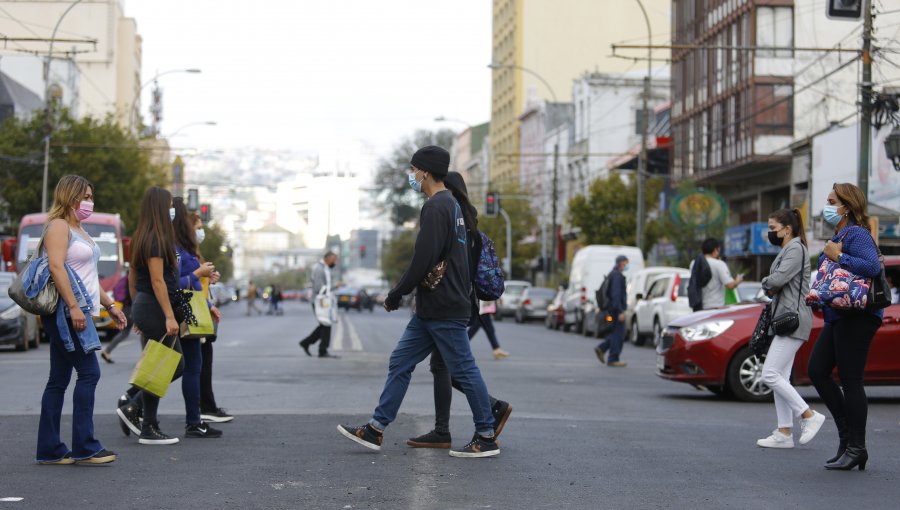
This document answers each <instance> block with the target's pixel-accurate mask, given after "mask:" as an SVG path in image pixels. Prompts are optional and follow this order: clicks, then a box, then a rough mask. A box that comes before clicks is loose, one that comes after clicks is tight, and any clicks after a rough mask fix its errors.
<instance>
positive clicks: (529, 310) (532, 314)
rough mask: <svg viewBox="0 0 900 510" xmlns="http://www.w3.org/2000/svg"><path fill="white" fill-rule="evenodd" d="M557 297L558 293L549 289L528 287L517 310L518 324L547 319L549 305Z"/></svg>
mask: <svg viewBox="0 0 900 510" xmlns="http://www.w3.org/2000/svg"><path fill="white" fill-rule="evenodd" d="M554 297H556V291H555V290H553V289H550V288H547V287H528V288H527V289H525V292H523V293H522V300H521V301H520V302H519V307H518V308H517V309H516V322H518V323H523V322H525V321H529V320H532V319H543V318H545V317H547V305H549V304H550V303H551V302H552V301H553V298H554Z"/></svg>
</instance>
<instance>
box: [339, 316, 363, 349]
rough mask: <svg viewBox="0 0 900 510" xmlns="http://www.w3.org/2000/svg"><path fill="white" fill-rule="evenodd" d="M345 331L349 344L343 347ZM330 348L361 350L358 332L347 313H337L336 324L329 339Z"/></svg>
mask: <svg viewBox="0 0 900 510" xmlns="http://www.w3.org/2000/svg"><path fill="white" fill-rule="evenodd" d="M345 331H346V332H347V336H348V337H349V345H348V346H347V349H344V332H345ZM331 348H332V349H333V350H335V351H343V350H349V351H362V350H363V346H362V340H360V338H359V333H358V332H357V331H356V326H354V325H353V321H351V320H350V319H349V318H348V317H347V314H338V320H337V325H336V326H335V328H334V337H333V338H332V339H331Z"/></svg>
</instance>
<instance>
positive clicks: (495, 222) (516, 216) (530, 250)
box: [473, 185, 541, 279]
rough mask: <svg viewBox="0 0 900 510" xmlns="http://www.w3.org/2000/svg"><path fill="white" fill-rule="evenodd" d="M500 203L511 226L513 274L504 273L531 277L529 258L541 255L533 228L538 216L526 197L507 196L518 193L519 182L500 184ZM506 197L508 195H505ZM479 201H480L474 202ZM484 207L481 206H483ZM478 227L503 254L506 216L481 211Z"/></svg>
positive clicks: (500, 254)
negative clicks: (484, 213) (515, 183)
mask: <svg viewBox="0 0 900 510" xmlns="http://www.w3.org/2000/svg"><path fill="white" fill-rule="evenodd" d="M499 191H500V206H501V207H502V208H503V210H505V211H506V214H508V215H509V223H510V227H511V230H512V232H511V233H512V274H510V275H506V277H507V278H508V279H513V278H524V279H530V278H529V277H530V273H531V261H532V260H534V259H535V258H536V257H538V256H539V255H540V252H541V245H540V242H539V240H540V236H539V233H538V232H536V231H535V228H536V227H535V226H536V225H537V219H536V217H535V214H534V211H533V210H532V209H531V203H530V202H529V201H528V200H524V199H518V198H510V197H513V196H521V195H522V192H521V191H520V189H519V188H518V186H515V185H510V186H505V187H501V188H499ZM504 196H505V197H507V198H504ZM473 205H476V206H478V205H481V204H473ZM482 209H483V207H482ZM478 230H480V231H482V232H484V234H485V235H486V236H488V237H489V238H491V241H493V242H494V248H495V249H496V250H497V256H498V257H500V258H501V259H503V258H505V257H506V220H505V219H504V218H503V216H502V215H497V216H496V217H494V218H488V217H487V216H484V215H480V216H479V217H478Z"/></svg>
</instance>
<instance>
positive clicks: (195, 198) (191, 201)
mask: <svg viewBox="0 0 900 510" xmlns="http://www.w3.org/2000/svg"><path fill="white" fill-rule="evenodd" d="M186 205H187V210H188V211H196V210H197V208H198V207H199V206H200V194H199V193H198V192H197V188H191V189H189V190H188V196H187V204H186Z"/></svg>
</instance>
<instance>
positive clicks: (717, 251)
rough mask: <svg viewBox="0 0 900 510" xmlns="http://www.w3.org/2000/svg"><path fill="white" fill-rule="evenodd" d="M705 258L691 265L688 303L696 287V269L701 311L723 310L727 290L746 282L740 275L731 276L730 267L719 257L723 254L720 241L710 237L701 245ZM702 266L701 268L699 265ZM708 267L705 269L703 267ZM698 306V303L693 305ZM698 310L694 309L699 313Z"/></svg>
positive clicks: (700, 258)
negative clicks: (692, 287)
mask: <svg viewBox="0 0 900 510" xmlns="http://www.w3.org/2000/svg"><path fill="white" fill-rule="evenodd" d="M700 248H701V250H702V251H703V257H698V259H697V260H696V261H694V262H693V263H692V264H691V281H690V282H689V283H688V302H689V303H690V302H691V297H690V295H691V289H690V287H691V286H692V285H694V275H695V267H696V269H697V271H698V273H697V275H698V276H699V278H698V280H697V283H698V284H699V285H700V296H701V297H700V299H701V302H700V303H699V305H700V308H699V309H700V310H711V309H713V308H722V307H723V306H725V289H726V288H728V289H734V288H737V286H738V285H740V284H741V282H743V281H744V275H738V276H737V278H733V277H732V276H731V271H729V270H728V265H727V264H725V262H724V261H722V260H721V259H720V258H719V257H720V256H721V254H722V250H721V246H720V244H719V240H718V239H716V238H714V237H710V238H707V239H706V240H704V241H703V244H702V245H701V247H700ZM698 263H699V264H700V265H699V266H698V265H697V264H698ZM704 265H705V266H708V267H703V266H704ZM696 304H698V303H697V302H696V301H694V303H693V304H692V305H691V307H692V308H693V306H694V305H696ZM697 310H698V309H696V308H695V309H694V311H697Z"/></svg>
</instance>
